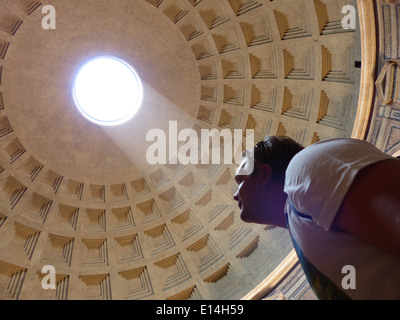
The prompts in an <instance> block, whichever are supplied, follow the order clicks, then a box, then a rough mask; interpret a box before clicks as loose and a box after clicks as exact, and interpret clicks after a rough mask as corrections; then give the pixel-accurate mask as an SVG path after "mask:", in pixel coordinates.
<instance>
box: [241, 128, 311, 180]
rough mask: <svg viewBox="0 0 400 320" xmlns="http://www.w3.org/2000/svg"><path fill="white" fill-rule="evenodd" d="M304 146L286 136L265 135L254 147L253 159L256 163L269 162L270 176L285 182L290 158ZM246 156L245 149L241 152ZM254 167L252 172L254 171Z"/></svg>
mask: <svg viewBox="0 0 400 320" xmlns="http://www.w3.org/2000/svg"><path fill="white" fill-rule="evenodd" d="M303 149H304V147H303V146H302V145H301V144H299V143H297V142H296V141H294V140H293V139H291V138H289V137H286V136H266V137H265V138H264V140H262V141H260V142H259V143H257V144H256V146H255V147H254V160H255V162H256V163H258V164H265V163H267V164H269V165H270V166H271V168H272V178H273V179H275V180H277V181H281V182H285V173H286V169H287V167H288V165H289V162H290V161H291V160H292V158H293V157H294V156H295V155H296V154H297V153H298V152H300V151H301V150H303ZM243 155H244V156H246V151H245V152H244V153H243ZM255 170H256V168H255V169H254V171H253V172H255Z"/></svg>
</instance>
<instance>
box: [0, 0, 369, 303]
mask: <svg viewBox="0 0 400 320" xmlns="http://www.w3.org/2000/svg"><path fill="white" fill-rule="evenodd" d="M349 3H350V4H354V5H355V3H352V2H351V1H350V2H349ZM44 5H52V6H54V8H55V9H56V29H55V30H45V29H43V28H42V19H43V18H44V16H45V14H43V13H42V12H41V9H42V8H43V6H44ZM342 5H343V1H339V0H314V1H296V2H294V1H292V0H290V1H289V0H279V1H267V0H253V1H243V0H219V1H214V0H200V1H197V0H164V1H162V0H158V1H157V0H147V1H146V0H112V1H111V0H85V1H81V0H79V1H78V0H68V1H60V0H48V1H44V0H43V1H36V0H7V1H5V2H4V4H3V5H2V7H0V53H1V54H0V57H1V59H0V66H1V69H0V70H1V84H0V93H1V97H2V99H1V100H0V101H1V110H0V121H1V124H2V128H1V132H0V149H1V154H0V165H1V168H2V172H1V174H0V185H1V192H0V196H1V198H2V202H1V205H0V243H1V244H0V246H1V250H0V297H4V298H7V299H13V298H14V299H18V298H19V299H32V298H34V299H36V298H39V299H94V298H99V299H100V298H101V299H107V298H113V299H169V298H171V299H186V298H192V299H230V298H231V299H238V298H241V297H242V296H244V295H245V294H246V293H248V292H249V291H250V290H252V289H253V288H254V287H255V286H256V285H258V284H259V283H260V282H261V281H262V280H263V279H264V278H266V277H267V276H268V275H269V274H270V273H271V272H272V271H273V270H274V269H275V268H276V267H277V266H278V265H279V263H280V262H281V261H282V260H283V259H284V258H285V257H286V256H287V255H288V254H289V253H290V252H291V250H292V246H291V242H290V238H289V236H288V234H287V232H286V231H285V230H281V229H278V228H270V227H268V226H267V227H265V226H254V225H247V224H244V223H243V222H241V221H240V219H239V216H238V214H239V213H238V210H237V207H236V204H235V203H234V202H233V200H232V194H233V192H234V190H235V183H234V180H233V177H234V172H235V165H218V164H214V165H207V164H199V165H189V166H184V165H180V164H176V165H172V164H169V165H150V164H149V163H148V162H147V160H146V150H147V148H148V147H149V146H150V145H151V144H152V142H149V141H146V134H147V133H148V132H149V131H150V130H152V129H155V128H156V129H162V130H164V131H165V132H166V133H167V134H168V129H169V121H177V125H178V130H180V129H184V128H191V129H194V130H195V131H196V132H197V133H200V130H201V129H212V128H216V129H218V130H222V129H229V130H234V129H242V130H245V129H252V130H254V131H255V136H256V139H262V137H263V136H265V135H267V134H271V135H274V134H281V135H289V136H291V137H292V138H294V139H295V140H297V141H298V142H300V143H303V144H304V145H309V144H311V143H313V142H316V141H318V140H320V139H324V138H329V137H343V136H348V137H349V136H351V132H352V129H353V124H354V118H355V115H356V110H357V104H358V93H359V78H360V74H359V69H357V68H356V65H355V61H360V60H361V57H360V55H361V54H360V39H359V35H358V33H357V32H356V31H354V30H344V29H343V28H342V27H341V17H342V15H341V7H342ZM101 55H112V56H116V57H118V58H120V59H122V60H124V61H126V62H127V63H129V64H130V65H132V66H133V67H134V68H135V70H136V71H137V72H138V74H139V75H140V77H141V79H142V81H143V86H144V100H143V104H142V107H141V109H140V110H139V112H138V113H137V114H136V116H135V117H134V118H133V119H132V120H130V121H129V122H128V123H126V124H123V125H121V126H118V127H100V126H97V125H94V124H92V123H90V122H88V121H86V120H85V119H84V118H83V117H81V115H80V114H79V112H78V111H77V110H76V108H75V106H74V103H73V99H72V94H71V90H72V82H73V79H74V76H75V74H76V72H77V71H78V69H79V68H80V66H81V65H82V64H83V63H85V62H86V61H87V60H89V59H91V58H93V57H95V56H101ZM244 140H245V137H243V141H244ZM43 265H54V266H55V268H56V270H57V286H58V289H57V290H56V291H53V292H52V291H50V292H49V291H47V292H46V291H44V290H42V289H41V287H40V283H41V282H40V281H41V279H42V278H43V274H41V268H42V266H43ZM20 275H23V277H20V279H22V280H19V281H14V280H13V279H15V278H16V277H19V276H20ZM10 283H13V286H12V287H10V286H9V284H10ZM66 288H67V289H66ZM98 288H102V291H101V293H100V295H98V292H99V290H98ZM36 292H40V293H39V294H38V295H37V296H36Z"/></svg>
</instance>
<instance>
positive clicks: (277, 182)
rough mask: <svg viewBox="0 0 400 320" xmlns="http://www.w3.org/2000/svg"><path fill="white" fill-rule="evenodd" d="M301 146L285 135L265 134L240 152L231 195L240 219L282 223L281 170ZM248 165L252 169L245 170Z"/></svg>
mask: <svg viewBox="0 0 400 320" xmlns="http://www.w3.org/2000/svg"><path fill="white" fill-rule="evenodd" d="M302 149H304V147H303V146H302V145H300V144H299V143H297V142H296V141H294V140H292V139H290V138H288V137H282V136H267V137H266V138H265V139H264V140H263V141H260V142H259V143H257V144H256V146H255V147H254V148H253V149H251V150H248V151H245V152H243V161H242V163H241V165H240V167H239V169H238V171H237V173H236V176H235V180H236V182H237V184H238V190H237V192H236V193H235V195H234V197H233V198H234V200H236V201H237V202H238V205H239V207H240V209H241V211H242V212H241V218H242V220H243V221H246V222H253V223H261V224H275V225H279V226H283V225H282V224H283V222H284V215H283V206H284V202H285V200H286V195H285V194H284V192H283V187H284V183H285V173H286V169H287V167H288V165H289V162H290V161H291V160H292V158H293V157H294V156H295V155H296V154H297V153H298V152H300V151H301V150H302ZM249 163H250V164H251V165H249ZM253 164H254V165H253ZM252 166H253V167H254V170H252V171H249V168H251V169H252Z"/></svg>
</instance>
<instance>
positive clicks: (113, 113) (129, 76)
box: [72, 57, 143, 126]
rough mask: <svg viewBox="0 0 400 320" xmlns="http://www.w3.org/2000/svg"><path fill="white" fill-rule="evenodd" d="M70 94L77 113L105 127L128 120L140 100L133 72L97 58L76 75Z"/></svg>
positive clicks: (140, 91)
mask: <svg viewBox="0 0 400 320" xmlns="http://www.w3.org/2000/svg"><path fill="white" fill-rule="evenodd" d="M72 91H73V98H74V102H75V105H76V107H77V109H78V110H79V112H80V113H81V114H82V115H83V116H84V117H85V118H86V119H87V120H89V121H91V122H94V123H96V124H99V125H105V126H115V125H119V124H122V123H124V122H126V121H128V120H130V119H131V118H132V117H133V116H134V115H135V114H136V113H137V111H138V110H139V108H140V105H141V103H142V99H143V88H142V84H141V81H140V78H139V76H138V74H137V73H136V71H135V70H134V69H133V68H132V67H131V66H130V65H129V64H127V63H126V62H124V61H122V60H120V59H117V58H115V57H98V58H95V59H92V60H90V61H88V62H87V63H85V64H84V65H83V66H82V67H81V68H80V69H79V71H78V73H77V74H76V77H75V80H74V84H73V90H72Z"/></svg>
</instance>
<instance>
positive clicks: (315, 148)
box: [234, 136, 400, 299]
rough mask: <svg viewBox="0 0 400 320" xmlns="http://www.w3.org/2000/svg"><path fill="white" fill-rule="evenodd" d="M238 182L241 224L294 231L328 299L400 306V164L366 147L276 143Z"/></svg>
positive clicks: (307, 267) (319, 291)
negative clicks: (348, 275)
mask: <svg viewBox="0 0 400 320" xmlns="http://www.w3.org/2000/svg"><path fill="white" fill-rule="evenodd" d="M253 166H254V170H252V169H253ZM235 180H236V182H237V184H238V190H237V192H236V193H235V195H234V199H235V200H236V201H237V202H238V205H239V208H240V209H241V219H242V220H243V221H245V222H249V223H259V224H269V225H275V226H279V227H282V228H287V229H289V232H290V234H291V236H292V240H293V244H294V248H295V249H296V252H297V254H298V256H299V260H300V262H301V264H302V266H303V269H304V272H305V274H306V276H307V279H308V281H309V282H310V285H311V287H312V288H313V290H314V292H315V293H316V295H317V296H318V297H319V298H320V299H400V161H399V160H398V159H396V158H393V157H391V156H389V155H386V154H384V153H382V152H381V151H379V150H378V149H377V148H376V147H374V146H373V145H371V144H369V143H368V142H366V141H362V140H356V139H330V140H324V141H321V142H318V143H316V144H314V145H311V146H309V147H308V148H303V146H301V145H300V144H298V143H296V142H295V141H293V140H292V139H290V138H287V137H272V136H268V137H266V138H265V140H264V141H261V142H259V143H258V144H257V145H256V146H255V148H254V149H252V150H249V151H247V152H245V153H244V159H243V162H242V164H241V165H240V167H239V169H238V171H237V174H236V176H235ZM348 270H350V271H352V272H353V274H352V275H351V276H353V278H352V281H348V279H347V278H346V272H348ZM345 279H347V280H345ZM346 281H347V282H346ZM349 282H351V283H349Z"/></svg>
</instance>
